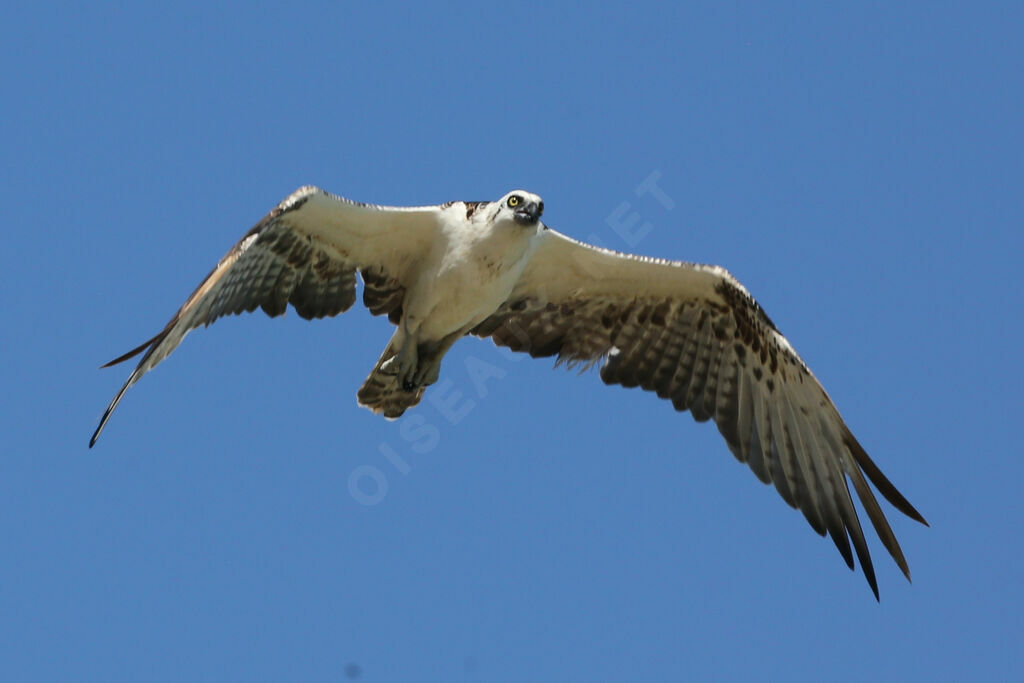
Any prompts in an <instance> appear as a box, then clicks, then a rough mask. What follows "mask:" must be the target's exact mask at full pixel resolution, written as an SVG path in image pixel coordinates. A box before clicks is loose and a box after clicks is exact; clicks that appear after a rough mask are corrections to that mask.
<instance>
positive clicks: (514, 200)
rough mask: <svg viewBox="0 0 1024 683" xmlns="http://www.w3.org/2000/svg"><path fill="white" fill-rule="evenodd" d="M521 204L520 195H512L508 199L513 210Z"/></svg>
mask: <svg viewBox="0 0 1024 683" xmlns="http://www.w3.org/2000/svg"><path fill="white" fill-rule="evenodd" d="M519 202H520V199H519V195H517V194H514V195H512V196H511V197H509V198H508V205H509V206H511V207H513V208H514V207H516V206H519Z"/></svg>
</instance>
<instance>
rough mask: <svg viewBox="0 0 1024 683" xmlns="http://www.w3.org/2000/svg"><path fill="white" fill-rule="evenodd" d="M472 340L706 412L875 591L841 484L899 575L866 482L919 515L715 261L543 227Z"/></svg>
mask: <svg viewBox="0 0 1024 683" xmlns="http://www.w3.org/2000/svg"><path fill="white" fill-rule="evenodd" d="M473 334H476V335H478V336H484V337H488V336H489V337H491V338H492V340H493V341H494V342H495V343H496V344H498V345H500V346H507V347H509V348H511V349H513V350H515V351H523V352H526V353H529V354H530V355H532V356H534V357H538V356H551V355H557V356H558V359H559V362H565V363H566V364H569V365H572V364H574V363H583V364H585V365H588V366H589V365H590V364H593V363H596V362H600V361H602V360H603V364H602V366H601V372H600V375H601V379H602V380H603V381H604V382H605V383H607V384H619V385H622V386H625V387H635V386H639V387H642V388H643V389H645V390H647V391H653V392H656V393H657V395H658V396H659V397H661V398H665V399H669V400H671V401H672V404H673V406H674V407H675V408H676V410H679V411H684V410H689V411H690V413H691V414H692V415H693V417H694V418H695V419H696V420H698V421H704V420H708V419H714V421H715V423H716V425H717V426H718V429H719V431H720V432H721V434H722V436H723V438H724V439H725V441H726V443H727V444H728V446H729V449H730V450H731V451H732V452H733V454H734V455H735V456H736V458H737V459H738V460H740V461H741V462H746V463H747V464H748V465H749V467H750V468H751V470H753V472H754V473H755V474H756V475H757V477H758V478H759V479H760V480H761V481H763V482H765V483H774V484H775V488H776V490H777V491H778V492H779V495H780V496H781V497H782V498H783V500H785V501H786V502H787V503H788V504H789V505H791V506H793V507H795V508H798V509H799V510H801V512H803V514H804V517H805V518H806V519H807V521H808V523H809V524H810V525H811V527H812V528H813V529H814V530H815V531H816V532H818V533H819V534H821V535H828V536H829V537H830V538H831V539H832V541H833V543H834V544H835V546H836V548H837V549H838V551H839V553H840V555H841V556H842V557H843V559H844V560H845V562H846V563H847V565H848V566H850V567H851V568H853V566H854V564H853V553H854V551H855V552H856V555H857V559H858V561H859V563H860V566H861V569H862V570H863V572H864V576H865V578H866V579H867V581H868V584H869V585H870V587H871V590H872V592H873V593H874V594H875V596H876V598H877V597H878V586H877V582H876V578H875V573H874V568H873V566H872V563H871V557H870V554H869V552H868V546H867V542H866V540H865V538H864V534H863V530H862V528H861V525H860V520H859V519H858V516H857V512H856V509H855V508H854V505H853V500H852V497H851V495H850V488H849V483H850V482H852V483H853V487H854V490H855V491H856V493H857V496H858V498H859V499H860V501H861V504H862V505H863V506H864V510H865V512H866V513H867V515H868V518H869V519H870V520H871V523H872V525H873V526H874V528H875V531H876V533H877V534H878V536H879V538H880V539H881V541H882V544H883V545H884V546H885V548H886V549H887V550H888V551H889V554H890V555H892V557H893V559H894V560H895V562H896V564H897V565H898V566H899V567H900V569H901V570H902V571H903V572H904V574H906V575H907V577H908V578H909V576H910V574H909V569H908V568H907V564H906V560H905V558H904V556H903V553H902V550H901V549H900V547H899V543H898V542H897V540H896V537H895V534H893V532H892V529H891V527H890V526H889V523H888V521H887V520H886V518H885V515H884V513H883V512H882V509H881V507H880V506H879V505H878V502H877V500H876V499H875V496H874V494H873V493H872V491H871V488H870V486H869V485H868V483H867V481H868V479H870V480H871V482H872V483H873V484H874V485H875V486H876V487H877V488H878V490H879V491H880V492H881V493H882V495H883V496H884V497H885V498H886V499H887V500H889V502H891V503H892V504H893V505H894V506H895V507H896V508H897V509H898V510H900V511H901V512H903V513H905V514H907V515H908V516H909V517H911V518H913V519H915V520H917V521H920V522H922V523H924V518H923V517H921V515H920V513H918V512H917V510H915V509H914V508H913V506H912V505H911V504H910V503H909V502H908V501H907V500H906V498H904V497H903V495H902V494H901V493H900V492H899V491H898V490H897V489H896V487H895V486H893V484H892V483H891V482H890V481H889V480H888V479H887V478H886V477H885V476H884V475H883V474H882V472H881V471H880V470H879V468H878V467H877V465H875V463H874V462H873V461H871V459H870V458H869V457H868V455H867V453H866V452H865V451H864V449H863V448H862V447H861V446H860V444H859V443H858V442H857V440H856V439H855V438H854V437H853V435H852V434H851V432H850V430H849V429H848V428H847V426H846V424H845V423H844V422H843V419H842V417H840V415H839V412H838V410H837V409H836V407H835V405H834V404H833V403H832V401H831V399H829V397H828V395H827V394H826V393H825V390H824V389H823V388H822V387H821V385H820V383H819V382H818V381H817V379H816V378H815V377H814V375H813V374H811V372H810V370H809V369H808V368H807V367H806V365H805V364H804V362H803V361H802V360H801V359H800V357H799V356H798V355H797V354H796V352H795V351H794V350H793V349H792V347H791V346H790V344H789V342H788V341H787V340H786V339H785V338H784V337H783V336H782V335H781V334H780V333H779V331H778V330H777V329H776V327H775V325H774V324H773V323H772V321H771V320H770V319H769V318H768V316H767V315H766V314H765V313H764V311H763V310H762V309H761V307H760V306H759V305H758V304H757V302H756V301H754V299H753V298H752V297H751V296H750V295H749V294H748V293H747V291H746V289H744V288H743V286H742V285H741V284H740V283H739V282H737V281H736V280H735V279H734V278H733V277H732V276H731V275H729V273H728V272H726V271H725V270H723V269H722V268H718V267H716V266H703V265H697V264H689V263H681V262H673V261H664V260H660V259H650V258H645V257H637V256H629V255H625V254H619V253H616V252H612V251H608V250H605V249H599V248H596V247H591V246H589V245H585V244H582V243H580V242H576V241H574V240H571V239H569V238H567V237H565V236H564V235H561V234H559V233H557V232H555V231H553V230H548V231H545V233H543V235H542V238H541V243H540V245H539V247H538V248H537V250H536V252H535V253H534V255H533V257H532V260H531V262H530V264H529V265H528V266H527V268H526V270H525V271H524V273H523V276H522V278H521V280H520V282H519V284H518V285H517V286H516V288H515V289H514V291H513V293H512V296H511V297H510V298H509V300H508V302H507V303H506V304H505V305H504V306H502V307H501V308H500V309H499V310H498V311H497V312H496V313H495V314H494V315H492V316H491V317H490V318H488V319H487V320H485V321H483V322H482V323H481V324H480V325H479V326H478V327H477V328H475V329H474V330H473ZM865 475H866V476H867V478H865ZM851 544H852V549H851Z"/></svg>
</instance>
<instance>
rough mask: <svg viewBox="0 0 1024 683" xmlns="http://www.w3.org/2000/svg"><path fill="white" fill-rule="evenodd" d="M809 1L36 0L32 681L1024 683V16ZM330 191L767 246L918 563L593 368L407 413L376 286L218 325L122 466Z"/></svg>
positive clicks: (527, 363)
mask: <svg viewBox="0 0 1024 683" xmlns="http://www.w3.org/2000/svg"><path fill="white" fill-rule="evenodd" d="M773 5H774V7H773V8H768V7H767V6H766V4H764V3H728V2H708V3H702V4H694V3H672V4H668V3H666V4H663V5H649V6H648V5H639V4H637V3H632V4H630V6H628V7H619V8H615V9H606V8H601V9H598V8H596V7H594V6H591V5H586V4H583V3H580V4H569V3H544V4H543V5H515V4H505V5H504V6H502V7H498V8H493V7H492V8H487V7H483V6H479V5H477V4H475V3H467V4H465V5H463V6H461V7H455V6H452V5H449V7H448V8H447V9H445V10H443V11H441V10H431V11H427V10H413V9H410V8H409V7H407V6H405V5H383V4H380V3H377V4H375V5H374V9H372V10H370V9H358V10H355V9H352V10H349V9H341V7H342V3H323V4H319V5H318V4H316V3H309V4H304V5H301V6H300V5H296V4H294V3H292V4H288V5H287V7H284V6H276V7H275V6H271V5H266V4H262V3H238V4H235V5H233V6H221V7H208V6H206V4H205V3H203V4H201V5H190V4H183V3H166V4H162V5H161V4H157V3H149V4H147V5H146V7H145V8H142V7H140V6H136V5H134V4H127V3H124V4H122V6H120V7H109V6H108V7H107V8H106V9H96V8H87V6H86V5H82V4H80V3H75V4H73V5H72V4H68V5H61V4H56V5H53V4H46V3H20V4H15V5H11V6H8V7H7V8H6V9H5V10H4V24H5V27H6V28H5V30H4V40H3V41H2V43H0V54H2V59H0V78H2V82H0V85H2V91H0V98H2V102H3V106H2V125H0V145H2V155H3V165H2V166H3V170H2V174H3V181H2V183H0V195H2V201H3V209H4V229H3V249H2V254H0V258H2V260H3V264H2V265H3V267H2V272H3V291H4V293H5V297H4V321H3V332H2V336H0V348H2V351H3V358H4V360H3V363H2V366H0V372H2V377H0V379H2V382H3V387H4V388H5V391H4V392H3V398H2V399H0V400H2V401H3V410H2V411H0V420H2V421H3V434H4V448H3V451H4V454H3V457H2V458H0V544H2V548H3V550H2V555H3V559H2V560H0V670H2V671H3V678H5V679H8V680H36V679H38V680H44V679H50V680H57V679H62V680H71V679H77V680H97V681H101V680H102V681H110V680H249V681H251V680H285V679H291V680H352V679H358V680H362V681H526V680H530V681H564V680H579V681H626V680H628V681H664V680H682V679H683V678H686V677H692V678H711V677H715V678H723V679H745V680H750V679H755V678H763V679H785V680H821V679H831V680H842V679H849V680H858V679H859V680H864V679H866V678H869V677H879V678H889V679H896V678H901V679H906V678H916V679H928V680H954V679H958V680H967V679H975V680H976V679H986V678H991V679H1008V678H1014V677H1018V678H1019V677H1020V676H1021V675H1022V674H1021V649H1020V648H1021V644H1022V642H1024V625H1022V608H1024V604H1022V598H1024V570H1022V569H1021V567H1022V564H1024V557H1022V552H1021V532H1022V522H1024V503H1022V498H1021V495H1020V482H1021V479H1022V477H1024V458H1022V456H1024V452H1022V448H1021V442H1020V424H1021V409H1022V407H1024V403H1022V400H1021V383H1022V381H1024V373H1022V367H1021V361H1020V357H1021V355H1020V350H1021V336H1022V332H1024V325H1022V323H1024V319H1022V312H1024V300H1022V299H1024V297H1022V291H1024V279H1022V275H1021V269H1020V265H1019V264H1020V258H1021V249H1022V246H1024V240H1022V238H1021V225H1022V222H1021V215H1022V209H1024V206H1022V199H1021V198H1022V188H1024V149H1022V148H1024V145H1022V124H1021V122H1022V121H1024V96H1022V68H1024V67H1022V64H1024V50H1022V48H1021V45H1020V41H1021V35H1022V30H1024V28H1022V23H1024V22H1022V19H1024V14H1022V10H1021V9H1020V5H1019V3H966V2H964V3H948V2H942V3H933V2H928V3H923V2H922V3H899V5H900V6H899V7H893V3H882V2H872V3H857V7H856V8H849V7H846V8H839V7H825V6H823V4H822V3H816V2H805V3H785V4H780V3H773ZM652 173H654V174H660V175H659V176H658V178H659V179H658V183H659V185H660V187H661V188H662V189H663V190H664V192H665V193H666V194H667V196H668V197H669V198H670V199H671V200H672V202H673V206H672V208H670V209H666V208H665V206H664V205H663V204H662V203H660V202H658V201H657V200H656V199H655V198H654V197H653V196H651V195H646V196H637V193H636V188H637V186H638V185H640V183H641V182H643V181H644V180H645V179H647V178H649V177H650V176H651V174H652ZM307 183H312V184H317V185H320V186H322V187H324V188H327V189H329V190H331V191H333V192H336V193H339V194H342V195H345V196H348V197H352V198H355V199H358V200H362V201H368V202H379V203H389V204H434V203H440V202H443V201H446V200H452V199H471V200H475V199H493V198H497V197H499V196H501V195H502V194H504V193H505V192H506V191H507V190H509V189H512V188H514V187H524V188H527V189H530V190H532V191H535V192H537V193H539V194H541V195H542V196H543V197H544V199H545V203H546V213H545V216H544V218H545V220H546V222H547V223H548V224H549V225H551V226H552V227H555V228H556V229H558V230H560V231H562V232H565V233H568V234H569V235H572V236H575V237H578V238H581V239H585V240H588V241H598V242H600V243H602V244H604V245H606V246H609V247H612V248H617V249H624V250H631V251H639V252H642V253H645V254H652V255H658V256H663V257H668V258H676V259H683V260H689V261H700V262H709V263H718V264H722V265H724V266H726V267H727V268H729V269H730V270H731V271H732V272H733V273H734V274H735V275H736V276H737V277H738V278H739V279H740V280H741V281H742V282H743V283H744V284H746V285H747V287H748V288H749V289H750V290H751V291H752V292H753V293H754V295H755V296H756V297H757V298H758V299H759V301H760V302H761V304H762V305H763V306H764V307H765V308H766V310H767V311H768V312H769V314H770V315H771V316H772V318H773V319H774V320H775V322H776V323H777V324H778V325H779V327H780V328H781V330H782V331H783V332H784V333H785V334H786V335H787V336H788V337H789V339H790V340H791V341H792V343H793V344H794V346H795V347H796V348H797V349H798V351H799V352H800V353H801V354H802V355H803V357H804V359H805V360H806V361H807V363H808V364H809V365H810V367H811V368H812V369H813V370H814V371H815V373H816V374H817V376H818V377H819V378H820V379H821V381H822V382H823V384H824V386H825V387H826V389H827V390H828V391H829V392H830V394H831V395H832V397H833V398H834V399H835V401H836V403H837V404H838V406H839V408H840V410H841V412H842V413H843V415H844V417H845V418H846V420H847V422H848V423H849V424H850V426H851V428H852V429H853V431H854V433H855V434H857V436H858V437H859V439H860V440H861V441H862V442H863V444H864V445H865V446H866V448H867V449H868V451H869V452H870V453H871V454H872V456H873V457H874V458H875V460H876V461H877V462H878V463H880V465H881V466H882V468H883V470H884V471H885V472H886V473H887V474H888V475H889V477H890V478H891V479H892V480H893V481H894V482H895V483H896V484H897V486H898V487H899V488H900V489H901V490H902V491H903V492H904V493H905V494H906V495H907V497H908V498H909V499H910V500H911V502H913V503H914V504H915V505H916V506H917V507H918V509H920V510H921V512H922V513H923V514H924V516H925V517H926V518H927V519H928V520H929V522H930V523H931V525H932V526H931V528H925V527H923V526H920V525H918V524H916V523H914V522H912V521H910V520H909V519H907V518H905V517H903V516H902V515H900V514H899V513H898V512H897V511H895V510H894V509H892V508H891V507H888V506H886V511H887V513H888V514H889V517H890V519H891V521H892V523H893V526H894V529H895V531H896V533H897V535H898V537H899V539H900V541H901V543H902V545H903V548H904V550H905V552H906V554H907V557H908V559H909V562H910V565H911V569H912V571H913V577H914V582H913V584H912V585H911V584H908V583H907V582H906V581H905V580H904V579H903V577H902V575H901V574H900V572H899V570H898V569H897V568H896V567H895V565H894V564H893V563H892V562H891V561H890V560H889V558H888V557H887V555H886V554H885V552H884V549H883V548H882V547H881V545H880V543H878V541H877V539H875V538H874V537H873V536H872V537H871V539H870V541H871V549H872V551H873V555H874V558H875V561H876V568H877V570H878V576H879V584H880V588H881V596H882V600H881V603H880V604H879V603H876V602H875V600H874V598H873V597H872V595H871V592H870V590H869V589H868V586H867V585H866V583H865V582H864V579H863V576H862V575H861V573H860V571H859V569H858V571H857V572H856V573H853V572H850V571H848V570H847V569H846V567H845V566H844V564H843V562H842V560H841V558H840V557H839V555H838V554H837V553H836V551H835V548H834V547H833V546H832V544H831V542H829V541H828V540H824V539H821V538H819V537H818V536H816V535H815V534H814V533H813V532H812V531H811V529H810V528H809V527H808V525H807V524H806V522H805V521H804V519H803V517H802V515H800V514H799V513H798V512H796V511H794V510H792V509H790V508H789V507H787V506H786V505H785V504H784V503H783V502H782V501H781V499H780V498H779V497H778V495H777V494H776V492H775V491H774V489H772V488H770V487H766V486H764V485H762V484H760V483H759V482H758V481H757V479H756V478H755V477H754V475H753V474H752V473H751V472H750V471H749V470H748V469H747V468H746V467H745V466H741V465H739V464H738V463H737V462H736V461H735V459H734V458H733V457H732V456H731V455H730V454H729V451H728V449H727V448H726V446H725V444H724V442H723V441H722V440H721V438H720V437H719V435H718V433H717V430H716V429H715V428H714V427H713V426H711V425H710V424H697V423H695V422H694V421H693V420H692V419H691V418H690V416H689V415H687V414H678V413H675V412H674V411H673V410H672V408H671V406H670V405H668V404H667V403H663V402H660V401H658V400H657V399H656V398H654V397H653V396H652V395H649V394H642V393H641V392H639V391H638V390H633V391H627V390H624V389H620V388H607V387H604V386H603V385H602V383H601V382H600V380H599V378H598V377H597V374H596V373H590V374H587V375H584V376H582V377H577V376H576V375H575V374H573V373H566V372H564V371H561V370H558V371H555V370H552V369H551V365H552V364H551V362H550V361H548V360H530V359H528V358H518V357H514V356H513V355H512V354H510V353H506V352H502V351H499V350H497V349H495V348H494V346H493V345H491V344H490V342H486V341H481V340H476V339H469V340H465V341H464V342H462V343H460V344H459V345H458V346H457V347H456V349H455V350H454V351H453V353H452V354H451V355H450V356H449V358H448V359H447V361H446V363H445V367H444V373H443V376H442V377H443V379H445V380H448V382H449V384H447V385H445V387H446V389H447V392H448V393H447V394H446V397H447V398H448V399H449V400H451V401H453V404H452V405H454V406H456V411H455V414H454V415H453V413H452V411H451V410H449V409H445V408H444V406H443V405H439V404H437V403H436V402H432V401H431V400H425V401H424V403H423V404H422V405H421V406H420V407H419V408H418V409H416V410H415V411H413V412H412V413H410V414H409V416H407V417H406V418H404V419H403V420H400V421H398V422H393V423H389V422H386V421H384V420H383V419H380V418H378V417H375V416H373V415H372V414H370V413H369V412H368V411H366V410H364V409H361V408H358V407H357V406H356V403H355V392H356V389H357V388H358V387H359V385H360V383H361V382H362V380H363V378H364V377H365V376H366V374H367V372H368V371H369V370H370V368H371V367H372V365H373V363H374V361H375V360H376V359H377V356H378V354H379V353H380V351H381V349H382V348H383V346H384V344H385V343H386V341H387V339H388V337H389V335H390V334H391V327H390V325H389V324H388V323H387V322H386V321H385V320H383V319H379V318H372V317H371V316H370V315H369V314H368V313H367V312H366V310H365V309H363V308H361V307H357V308H353V309H352V310H351V311H350V312H349V313H348V314H346V315H344V316H341V317H339V318H335V319H330V320H327V321H320V322H317V323H307V322H305V321H302V320H300V319H299V318H298V316H296V315H295V314H294V312H292V313H290V314H289V315H288V316H287V317H286V318H284V319H280V318H279V319H274V320H271V319H268V318H267V317H265V316H263V315H262V314H258V315H249V316H244V317H242V318H232V319H228V320H223V321H221V322H219V323H217V324H216V325H214V326H213V327H211V328H210V329H207V330H201V331H197V332H195V333H194V334H193V335H191V336H190V337H189V338H188V340H187V341H186V342H185V344H184V345H183V346H182V347H181V348H180V349H179V350H178V351H177V352H176V353H175V354H174V355H173V356H172V357H171V358H170V359H169V360H168V361H167V362H165V364H163V365H162V366H160V367H159V368H158V369H157V370H156V371H155V372H153V373H152V374H150V375H147V376H146V377H145V379H144V380H143V381H142V382H141V383H140V384H138V385H137V386H136V387H135V388H134V389H132V390H131V391H130V392H129V393H128V395H127V397H126V399H125V401H124V403H123V404H122V405H121V408H120V409H119V411H118V413H117V414H116V415H115V416H114V419H113V421H112V422H111V423H110V425H109V427H108V429H107V430H106V432H105V433H104V434H103V438H102V439H101V440H100V442H99V443H98V445H97V447H96V448H95V449H93V450H92V451H89V450H87V448H86V444H87V441H88V438H89V435H90V434H91V432H92V430H93V428H94V426H95V424H96V420H97V419H98V418H99V416H100V413H101V412H102V409H103V408H104V406H105V405H106V403H107V401H108V400H109V399H110V398H111V396H112V395H113V394H114V392H115V391H116V390H117V389H118V387H119V386H120V384H121V382H122V381H123V380H124V378H125V377H126V376H127V374H128V372H129V371H130V368H129V367H125V366H121V367H117V368H115V369H111V370H104V371H99V370H97V366H98V365H99V364H100V363H102V362H104V361H107V360H109V359H110V358H113V357H115V356H117V355H119V354H120V353H122V352H124V351H126V350H128V349H130V348H132V347H133V346H135V345H137V344H138V343H140V342H141V341H143V340H144V339H147V338H148V337H150V336H151V335H153V334H154V333H155V332H157V331H158V330H159V329H160V328H161V327H162V326H163V325H164V323H165V322H166V320H167V319H168V318H169V317H170V316H171V315H172V314H173V312H174V311H175V310H176V309H177V307H178V306H179V304H180V303H181V302H182V301H183V300H184V298H185V296H186V295H187V294H188V293H189V292H190V291H191V290H192V288H193V287H194V286H195V285H196V284H197V283H198V281H199V280H200V279H201V278H202V277H203V276H204V275H205V274H206V273H207V271H208V270H209V269H210V268H211V267H212V266H213V264H215V263H216V261H217V260H218V259H219V258H220V257H221V255H223V254H224V252H226V251H227V249H228V248H229V247H230V246H231V245H232V244H233V243H234V242H235V241H236V240H237V239H238V237H240V236H241V235H242V234H243V233H244V232H245V231H246V230H247V229H248V228H249V227H250V226H251V225H252V224H253V223H255V222H256V221H257V220H258V219H259V218H260V217H261V216H262V215H263V214H264V213H265V212H266V211H267V210H269V209H270V208H271V207H272V206H273V205H274V204H276V203H277V202H278V201H279V200H280V199H282V198H283V197H285V196H286V195H287V194H289V193H290V192H291V191H292V190H293V189H295V188H296V187H298V186H300V185H303V184H307ZM623 203H628V209H627V210H626V214H624V215H627V216H628V215H632V214H633V213H636V214H637V215H638V216H639V217H640V218H639V219H638V220H639V221H640V222H639V223H637V225H642V224H645V223H646V224H649V229H647V230H646V234H644V235H643V236H642V238H640V239H633V240H631V239H627V237H628V235H624V233H623V232H622V231H621V230H619V231H617V230H616V229H615V227H614V226H615V224H616V221H615V215H616V214H615V212H616V211H617V210H618V211H622V209H621V208H620V207H622V206H623ZM619 215H623V214H619ZM474 368H475V369H477V370H479V369H480V368H485V370H486V372H487V373H488V374H490V375H492V376H491V377H490V378H489V379H488V380H487V381H486V382H484V383H483V384H482V385H481V384H479V383H474V381H473V380H472V378H471V370H473V369H474ZM456 392H457V393H456ZM430 395H431V394H430V393H429V392H428V397H429V396H430ZM453 397H454V398H453ZM353 473H355V474H353ZM353 483H354V484H355V485H356V487H355V494H353ZM375 483H376V484H381V485H383V487H386V488H374V485H375ZM370 503H373V504H370Z"/></svg>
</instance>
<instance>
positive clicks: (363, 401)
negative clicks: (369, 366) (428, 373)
mask: <svg viewBox="0 0 1024 683" xmlns="http://www.w3.org/2000/svg"><path fill="white" fill-rule="evenodd" d="M397 352H398V351H397V350H396V349H395V347H394V345H393V344H388V347H387V348H386V349H384V353H383V354H381V357H380V360H378V361H377V364H376V365H375V366H373V372H371V373H370V376H369V377H367V378H366V381H365V382H363V386H361V387H360V388H359V393H358V394H356V399H357V401H358V402H359V405H361V406H364V407H366V408H369V409H370V410H372V411H373V412H374V413H376V414H377V415H384V417H386V418H388V419H390V420H393V419H395V418H397V417H401V416H402V413H404V412H405V411H406V409H408V408H411V407H413V406H414V405H416V404H417V403H419V402H420V399H421V398H423V391H424V389H425V387H419V388H417V389H414V390H412V391H406V390H405V389H403V388H402V387H401V385H400V384H399V383H398V375H393V374H388V373H386V372H382V371H381V369H380V366H381V365H383V364H384V361H386V360H388V359H389V358H391V357H392V356H394V355H395V354H396V353H397Z"/></svg>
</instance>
